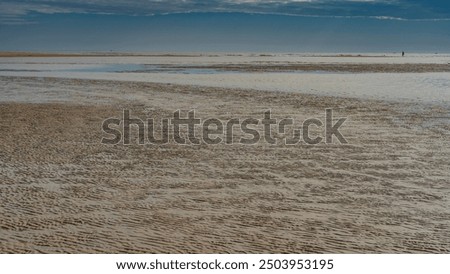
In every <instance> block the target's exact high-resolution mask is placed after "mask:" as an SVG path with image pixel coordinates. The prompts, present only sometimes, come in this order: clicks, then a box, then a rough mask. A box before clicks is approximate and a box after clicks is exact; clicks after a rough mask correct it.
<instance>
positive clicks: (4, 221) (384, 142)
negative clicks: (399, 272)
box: [0, 55, 450, 253]
mask: <svg viewBox="0 0 450 274" xmlns="http://www.w3.org/2000/svg"><path fill="white" fill-rule="evenodd" d="M5 56H7V55H5ZM44 57H45V58H50V59H45V60H43V59H39V60H38V61H36V60H37V59H33V58H37V57H23V56H19V57H18V56H15V57H14V56H13V57H11V56H7V57H4V58H1V60H0V70H1V71H0V117H1V119H0V189H1V191H0V203H1V207H0V214H1V216H2V218H0V252H1V253H448V252H450V231H449V229H448V228H449V226H450V187H449V184H450V161H449V155H450V123H449V121H450V104H449V99H448V98H450V97H449V96H450V95H449V94H448V86H447V85H448V83H449V81H448V75H447V74H448V71H449V67H448V64H446V62H447V61H448V60H447V59H445V58H447V57H445V58H444V59H440V60H441V61H439V62H436V63H438V64H437V65H435V66H431V65H430V62H431V61H432V59H430V58H433V57H427V58H428V59H426V58H425V59H426V60H422V61H420V60H419V61H418V60H417V58H416V59H414V58H412V59H414V60H415V61H413V62H415V63H416V64H417V66H416V69H414V67H412V66H410V65H407V64H411V62H406V61H403V64H402V62H400V61H398V60H397V59H395V58H394V61H392V62H390V64H385V65H383V64H381V65H380V64H377V62H380V61H374V62H369V61H364V60H362V61H361V62H359V63H356V64H355V63H350V64H349V62H353V61H349V59H348V58H351V59H352V58H358V57H336V56H334V57H321V58H334V60H337V61H336V62H331V63H330V64H328V65H323V64H319V63H320V62H319V63H315V64H314V63H311V62H309V61H308V62H306V63H305V64H287V63H286V62H285V61H283V60H284V59H283V58H285V57H279V60H278V61H277V62H278V63H277V64H275V65H274V64H273V62H274V61H273V60H272V61H271V62H272V65H270V66H269V65H268V64H267V62H266V61H267V60H259V61H260V63H258V64H257V63H255V62H253V61H249V62H244V61H243V62H241V63H240V64H241V65H239V69H238V71H234V72H232V73H230V72H229V70H230V66H232V64H233V62H234V61H233V60H231V61H230V64H229V65H228V66H227V65H224V62H223V58H225V60H226V57H221V58H222V60H221V61H220V65H218V64H215V63H214V62H209V63H207V62H204V61H202V62H199V63H198V64H195V66H196V67H197V69H200V68H199V66H202V67H201V69H220V70H221V71H222V72H219V73H217V72H214V73H213V74H209V72H208V73H205V72H204V71H200V73H192V74H191V72H190V71H189V72H188V73H173V72H172V71H169V72H167V71H164V72H154V71H152V72H148V73H138V72H136V71H129V72H121V73H120V72H119V73H118V72H105V71H100V72H97V73H92V72H87V71H78V72H70V71H61V70H57V69H55V68H52V69H47V70H46V71H44V70H43V71H24V70H23V68H20V66H27V67H28V68H30V67H31V68H32V67H33V63H34V64H35V66H36V67H41V68H42V67H45V63H48V64H47V65H48V66H56V65H58V66H60V67H59V68H61V66H63V65H64V66H66V65H67V64H68V62H67V59H65V60H64V61H61V62H60V63H58V61H55V60H61V59H58V58H63V59H64V58H68V57H64V56H63V57H61V56H59V57H51V56H50V57H49V56H44ZM14 58H15V59H14ZM27 58H29V59H27ZM70 58H74V59H70V60H82V58H81V59H80V57H70ZM93 58H100V57H93ZM118 58H123V57H118ZM133 58H138V57H132V58H131V59H129V60H131V61H128V62H130V63H133V60H135V59H133ZM148 58H151V57H148ZM156 58H159V57H156ZM161 58H166V59H167V57H161ZM186 58H196V57H186ZM212 58H215V57H212ZM230 58H242V57H230ZM246 58H247V57H246ZM248 58H249V60H253V59H251V57H248ZM258 58H260V59H261V58H262V59H264V58H269V57H265V56H262V57H261V56H260V57H258ZM286 58H289V57H286ZM299 58H300V57H299ZM305 58H306V59H307V60H310V59H308V58H317V57H311V56H310V57H305ZM361 58H362V59H364V58H369V57H361ZM379 58H385V59H384V61H383V62H387V61H386V60H387V59H386V58H391V57H374V59H377V60H378V59H379ZM144 59H145V58H144ZM244 59H245V58H244ZM342 59H346V61H345V62H344V61H342ZM86 60H92V59H89V58H87V59H84V61H76V62H72V65H73V63H76V64H75V65H78V66H89V67H90V68H91V67H92V66H98V62H92V63H89V61H87V62H85V61H86ZM108 60H111V58H108ZM136 60H137V59H136ZM168 60H169V61H166V62H165V63H164V64H166V65H167V64H171V65H173V64H174V63H175V61H174V60H173V57H172V58H168ZM183 60H185V59H182V60H181V61H179V64H178V69H184V70H186V69H191V68H192V62H191V61H183ZM320 60H321V59H320ZM352 60H353V59H352ZM395 60H396V61H395ZM430 60H431V61H430ZM141 62H144V61H141ZM153 62H154V63H159V64H160V65H161V60H154V61H153ZM261 62H262V63H261ZM283 62H284V63H283ZM342 62H344V64H341V63H342ZM367 62H369V64H366V63H367ZM405 62H406V63H405ZM114 63H115V64H117V63H118V62H114ZM144 63H147V64H148V63H149V62H144ZM55 64H56V65H55ZM280 64H284V65H282V67H280ZM153 65H154V64H153ZM217 66H219V67H217ZM271 66H272V67H271ZM286 66H287V67H288V68H289V69H288V70H292V68H296V70H298V71H301V72H308V73H309V74H308V73H306V74H305V73H297V74H295V73H293V72H286V73H287V74H283V73H280V74H276V73H273V70H274V67H275V68H277V70H278V69H280V68H281V70H284V68H286ZM289 66H290V67H289ZM151 68H152V69H153V67H151ZM158 68H159V67H158ZM53 69H55V70H54V71H53ZM133 69H134V68H133ZM234 70H236V69H234ZM317 70H320V71H324V72H326V73H315V72H316V71H317ZM342 72H346V73H342ZM380 72H381V73H380ZM246 73H247V74H246ZM265 73H268V76H267V75H266V74H265ZM355 73H356V74H355ZM266 76H267V77H266ZM233 77H235V78H233ZM249 77H253V78H251V79H253V81H254V82H253V83H256V84H254V85H253V86H252V85H250V84H249V83H252V82H251V81H248V80H249V79H250V78H249ZM258 77H259V78H258ZM402 77H404V78H402ZM262 78H264V79H266V82H264V81H262V82H261V81H258V79H262ZM202 79H209V80H208V81H206V80H202ZM236 79H237V80H236ZM271 79H280V80H278V81H280V82H282V81H284V82H285V83H286V84H285V85H282V84H280V85H278V84H277V83H278V82H274V83H272V84H270V83H269V80H271ZM305 79H309V80H308V81H309V82H308V81H307V80H305ZM311 79H315V80H314V81H313V80H311ZM318 79H319V80H318ZM320 79H321V80H320ZM396 79H397V80H396ZM398 79H400V80H398ZM405 79H408V81H410V82H407V81H406V80H405ZM414 79H415V80H414ZM430 79H431V80H430ZM238 80H239V81H240V82H239V81H238ZM403 80H405V81H403ZM202 81H203V82H202ZM371 81H372V82H371ZM396 81H398V83H397V86H394V84H393V83H395V82H396ZM376 83H379V85H377V84H376ZM263 84H264V85H265V86H264V87H262V85H263ZM402 85H403V90H402V89H401V88H398V87H399V86H402ZM261 87H262V88H261ZM273 87H275V88H273ZM289 87H291V89H290V88H289ZM333 87H336V88H335V89H333ZM410 87H412V88H414V87H415V88H416V89H415V90H411V89H410ZM365 88H366V89H365ZM390 88H391V89H390ZM294 89H295V90H294ZM376 89H379V93H376V92H373V91H374V90H376ZM395 90H397V91H398V93H395ZM446 91H447V92H446ZM393 93H394V94H393ZM424 93H427V94H424ZM326 108H331V109H333V111H334V115H335V117H346V118H347V121H346V123H345V124H344V126H343V127H342V133H343V134H344V135H345V137H346V139H347V140H348V144H340V143H338V142H334V143H333V144H325V143H321V144H318V145H308V144H304V143H302V144H298V145H295V146H287V145H284V144H276V145H271V144H267V143H264V142H260V143H258V144H255V145H240V144H234V145H227V144H217V145H206V144H201V145H193V144H190V145H178V144H175V143H173V142H171V143H169V144H166V145H159V146H158V145H150V144H148V145H138V144H137V143H136V142H134V143H132V144H131V145H123V144H117V145H105V144H101V139H102V137H105V133H104V132H102V122H103V121H104V120H105V119H107V118H109V117H121V115H122V111H123V109H128V110H130V111H132V113H133V116H136V117H140V118H142V119H144V118H148V117H153V118H157V119H160V118H164V117H169V116H170V115H171V114H172V113H173V112H174V111H175V110H181V112H182V113H184V114H186V113H187V111H189V110H193V109H195V111H196V115H197V116H198V117H200V118H210V117H215V118H218V119H220V120H223V121H225V120H227V119H230V118H233V117H241V118H242V117H254V118H260V117H262V115H263V113H264V111H266V110H267V109H271V110H272V113H273V116H274V117H277V118H286V117H290V118H294V119H295V120H298V121H302V120H304V119H307V118H311V117H313V118H322V117H323V115H324V110H325V109H326ZM275 138H276V139H281V138H283V136H282V135H276V136H275Z"/></svg>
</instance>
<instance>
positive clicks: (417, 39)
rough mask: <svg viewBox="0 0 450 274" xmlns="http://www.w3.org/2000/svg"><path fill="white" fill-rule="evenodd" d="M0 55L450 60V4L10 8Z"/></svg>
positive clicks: (1, 14) (311, 1) (264, 2)
mask: <svg viewBox="0 0 450 274" xmlns="http://www.w3.org/2000/svg"><path fill="white" fill-rule="evenodd" d="M0 50H3V51H58V52H67V51H121V52H132V51H140V52H217V51H219V52H399V51H407V52H429V53H449V52H450V1H448V0H441V1H436V0H428V1H425V0H408V1H406V0H283V1H276V0H260V1H258V0H224V1H219V0H209V1H200V0H171V1H164V0H145V1H137V0H89V1H81V0H61V1H57V0H45V1H43V0H25V1H9V0H6V1H4V0H2V1H1V2H0Z"/></svg>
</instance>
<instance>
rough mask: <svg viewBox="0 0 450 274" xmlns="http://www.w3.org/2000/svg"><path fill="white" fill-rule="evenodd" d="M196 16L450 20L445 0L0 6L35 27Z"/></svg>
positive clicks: (22, 2)
mask: <svg viewBox="0 0 450 274" xmlns="http://www.w3.org/2000/svg"><path fill="white" fill-rule="evenodd" d="M198 12H217V13H226V12H231V13H233V12H239V13H259V14H278V15H290V16H305V17H336V18H376V19H391V20H428V21H440V20H450V2H449V1H445V0H444V1H442V0H441V1H437V0H429V1H426V0H409V1H406V0H283V1H274V0H221V1H219V0H209V1H205V0H172V1H161V0H146V1H137V0H109V1H108V0H90V1H82V0H59V1H56V0H18V1H10V0H6V1H2V2H1V3H0V24H26V23H33V22H35V20H34V15H35V14H71V13H75V14H111V15H131V16H152V15H161V14H174V13H198Z"/></svg>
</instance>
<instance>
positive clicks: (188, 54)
mask: <svg viewBox="0 0 450 274" xmlns="http://www.w3.org/2000/svg"><path fill="white" fill-rule="evenodd" d="M410 54H414V55H415V54H424V55H446V54H447V53H410ZM279 55H286V56H305V57H340V58H381V57H382V58H387V57H400V55H401V53H399V52H389V53H366V54H364V53H307V52H305V53H301V52H298V53H281V52H280V53H264V52H253V53H252V52H243V53H239V52H236V53H233V52H210V53H197V52H192V53H191V52H186V53H183V52H161V53H159V52H154V53H152V52H106V51H105V52H101V51H100V52H73V53H68V52H34V51H0V58H1V57H125V56H135V57H139V56H143V57H219V56H255V57H275V56H279Z"/></svg>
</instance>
